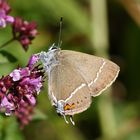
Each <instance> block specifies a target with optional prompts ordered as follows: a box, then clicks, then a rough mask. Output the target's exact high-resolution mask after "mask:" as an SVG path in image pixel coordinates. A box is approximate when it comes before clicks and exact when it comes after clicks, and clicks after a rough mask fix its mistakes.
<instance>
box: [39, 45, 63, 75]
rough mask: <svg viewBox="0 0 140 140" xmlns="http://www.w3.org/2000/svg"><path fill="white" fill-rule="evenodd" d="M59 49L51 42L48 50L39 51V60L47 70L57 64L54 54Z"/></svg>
mask: <svg viewBox="0 0 140 140" xmlns="http://www.w3.org/2000/svg"><path fill="white" fill-rule="evenodd" d="M60 50H61V49H60V48H59V47H57V46H56V45H55V44H53V45H52V46H51V47H50V48H49V50H48V52H44V51H42V52H41V53H39V58H40V61H41V62H42V64H43V66H44V68H45V70H46V71H47V72H49V71H50V70H51V69H52V68H53V67H54V66H56V65H58V60H57V57H56V55H57V53H58V52H59V51H60Z"/></svg>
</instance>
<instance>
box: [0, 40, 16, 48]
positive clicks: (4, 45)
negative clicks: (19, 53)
mask: <svg viewBox="0 0 140 140" xmlns="http://www.w3.org/2000/svg"><path fill="white" fill-rule="evenodd" d="M14 40H15V38H11V39H10V40H8V41H7V42H5V43H4V44H2V45H1V46H0V49H2V48H4V47H6V46H7V45H8V44H10V43H11V42H13V41H14Z"/></svg>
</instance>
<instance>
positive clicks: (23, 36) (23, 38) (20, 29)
mask: <svg viewBox="0 0 140 140" xmlns="http://www.w3.org/2000/svg"><path fill="white" fill-rule="evenodd" d="M36 28H37V25H36V23H35V22H30V23H29V22H28V21H24V20H22V19H21V18H19V17H17V18H15V21H14V23H13V36H14V38H15V39H16V40H18V41H19V42H20V43H21V45H22V46H23V48H24V50H25V51H27V49H28V45H29V44H31V41H32V40H33V39H34V38H35V37H36V35H37V29H36Z"/></svg>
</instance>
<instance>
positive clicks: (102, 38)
mask: <svg viewBox="0 0 140 140" xmlns="http://www.w3.org/2000/svg"><path fill="white" fill-rule="evenodd" d="M106 8H107V7H106V0H91V10H92V35H91V42H92V44H93V46H94V48H93V49H94V50H95V52H96V55H98V56H102V57H107V58H108V57H109V55H108V47H109V41H108V40H109V39H108V27H107V9H106ZM110 93H111V88H110V89H109V90H107V91H106V93H104V94H103V95H102V96H100V98H99V101H98V105H97V107H98V113H99V119H100V124H101V131H102V138H103V139H107V140H112V139H114V138H115V137H116V135H117V124H116V119H115V115H114V107H113V102H112V99H111V94H110Z"/></svg>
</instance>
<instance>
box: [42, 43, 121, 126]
mask: <svg viewBox="0 0 140 140" xmlns="http://www.w3.org/2000/svg"><path fill="white" fill-rule="evenodd" d="M39 58H40V60H41V62H42V64H43V66H44V69H45V71H46V72H47V74H48V95H49V99H50V101H51V104H52V105H53V106H55V108H56V112H57V113H58V114H60V115H62V116H63V117H64V119H65V121H66V123H68V121H67V120H66V117H65V116H67V115H68V116H70V121H71V122H72V124H74V121H73V120H72V116H73V115H75V114H78V113H81V112H83V111H85V110H86V109H87V108H89V107H90V105H91V102H92V97H96V96H98V95H100V94H101V93H102V92H103V91H104V90H106V89H107V88H108V87H109V86H110V85H111V84H112V83H113V82H114V81H115V80H116V78H117V76H118V74H119V71H120V68H119V66H118V65H117V64H115V63H113V62H112V61H110V60H107V59H105V58H101V57H97V56H94V55H89V54H85V53H81V52H76V51H70V50H61V49H60V48H59V47H57V46H56V45H55V44H53V45H52V46H51V47H50V49H49V50H48V52H41V53H40V54H39Z"/></svg>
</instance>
